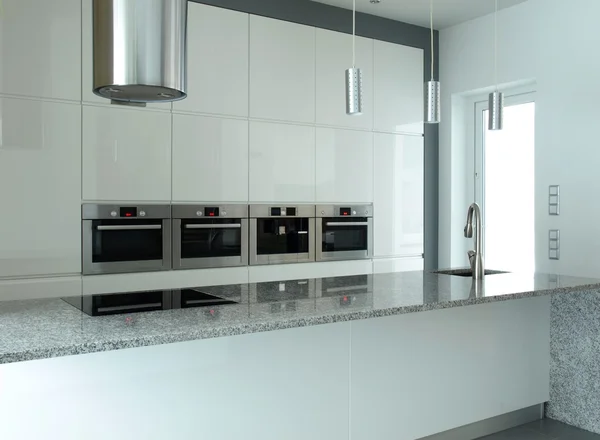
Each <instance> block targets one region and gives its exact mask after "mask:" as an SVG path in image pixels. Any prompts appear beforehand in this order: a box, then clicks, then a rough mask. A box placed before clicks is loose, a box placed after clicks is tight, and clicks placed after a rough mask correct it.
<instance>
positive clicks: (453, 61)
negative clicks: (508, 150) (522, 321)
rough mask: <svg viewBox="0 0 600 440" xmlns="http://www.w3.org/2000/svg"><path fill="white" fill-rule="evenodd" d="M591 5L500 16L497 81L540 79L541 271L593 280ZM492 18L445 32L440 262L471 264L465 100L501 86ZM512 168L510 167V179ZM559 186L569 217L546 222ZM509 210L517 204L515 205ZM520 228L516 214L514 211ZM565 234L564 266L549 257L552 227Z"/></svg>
mask: <svg viewBox="0 0 600 440" xmlns="http://www.w3.org/2000/svg"><path fill="white" fill-rule="evenodd" d="M598 14H600V3H599V2H596V1H593V0H570V1H568V2H566V1H562V0H529V1H527V2H525V3H522V4H520V5H517V6H515V7H512V8H508V9H505V10H503V11H501V12H500V13H499V18H498V39H499V48H498V49H499V57H498V69H499V73H498V76H499V78H498V80H499V82H500V83H503V84H512V83H519V82H523V81H527V80H535V89H536V158H535V167H536V170H535V173H536V176H535V193H536V203H535V214H536V270H538V271H543V272H559V273H568V274H573V275H581V276H595V275H597V269H598V267H599V266H598V263H597V262H598V258H597V250H598V249H600V235H598V234H595V233H594V232H595V231H596V228H597V219H598V218H599V216H600V205H598V204H596V203H594V202H593V200H592V197H593V196H594V195H595V194H596V193H597V192H598V191H599V190H600V179H597V178H596V176H597V172H598V171H597V170H598V163H599V160H600V150H599V149H598V148H597V146H596V145H595V142H594V140H595V136H596V133H597V129H596V128H597V125H598V123H597V119H598V111H597V109H596V106H595V104H596V103H597V100H598V95H600V89H598V88H597V87H594V86H593V85H592V86H590V81H593V80H594V79H595V78H596V77H597V76H598V75H599V74H600V57H598V56H596V53H597V47H598V43H599V42H600V37H599V36H598V33H597V30H596V27H597V26H596V18H597V16H598ZM493 23H494V22H493V16H486V17H482V18H479V19H477V20H474V21H470V22H467V23H463V24H461V25H457V26H454V27H451V28H448V29H445V30H442V31H441V34H440V65H441V66H442V68H441V82H442V84H443V89H442V90H443V96H442V99H443V103H444V106H443V115H442V116H443V122H442V124H441V127H440V265H441V266H451V265H465V264H466V258H465V256H464V255H463V252H464V243H465V241H466V240H465V239H464V238H463V236H462V229H463V226H464V221H465V218H466V208H467V203H468V202H469V201H468V200H466V199H465V187H464V186H465V185H464V182H465V173H466V172H467V170H465V162H464V161H465V150H464V145H465V143H464V142H463V141H464V138H463V137H462V134H464V132H463V133H462V134H461V128H462V127H464V125H462V122H461V120H460V118H461V117H462V116H461V114H460V112H459V109H457V107H460V102H461V100H463V99H465V98H464V97H465V94H468V93H470V92H473V91H476V90H481V89H484V88H486V87H489V86H492V85H493V84H492V83H493V81H494V80H493V65H494V61H493V34H494V33H493ZM509 173H510V170H507V176H508V175H509ZM552 184H559V185H561V215H560V216H559V217H550V216H548V207H547V197H548V186H549V185H552ZM507 209H510V207H507ZM515 215H516V217H515V224H514V225H508V226H507V227H518V213H515ZM551 228H552V229H560V231H561V260H560V261H550V260H549V259H548V242H547V240H548V238H547V237H548V229H551Z"/></svg>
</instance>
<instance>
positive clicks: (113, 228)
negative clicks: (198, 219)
mask: <svg viewBox="0 0 600 440" xmlns="http://www.w3.org/2000/svg"><path fill="white" fill-rule="evenodd" d="M82 251H83V259H82V260H83V261H82V269H83V274H84V275H93V274H107V273H124V272H146V271H157V270H169V269H170V268H171V207H170V206H169V205H139V206H132V205H129V206H118V205H108V204H102V205H94V204H85V205H82Z"/></svg>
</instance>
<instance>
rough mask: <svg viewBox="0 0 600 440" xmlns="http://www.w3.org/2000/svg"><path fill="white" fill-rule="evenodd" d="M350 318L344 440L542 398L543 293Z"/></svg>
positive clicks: (545, 376)
mask: <svg viewBox="0 0 600 440" xmlns="http://www.w3.org/2000/svg"><path fill="white" fill-rule="evenodd" d="M463 281H464V280H463ZM469 284H470V282H469ZM467 285H468V284H467ZM463 286H464V284H463ZM394 293H395V294H396V295H399V296H405V295H410V292H402V291H396V292H390V295H393V294H394ZM436 293H437V292H436ZM425 294H426V295H427V290H426V291H425ZM376 299H377V298H376ZM420 299H421V300H422V301H424V302H425V303H427V302H430V301H436V300H437V298H435V297H434V298H431V299H430V298H427V297H425V298H423V297H422V298H420ZM381 306H384V304H381V305H379V304H377V302H375V304H374V307H375V308H378V307H381ZM350 324H351V327H352V341H351V346H352V348H351V352H350V353H351V371H352V374H351V377H350V381H351V388H350V389H351V397H350V402H351V411H350V423H351V432H352V440H373V439H377V440H401V439H402V440H408V439H420V438H423V437H427V436H430V435H433V434H437V433H440V432H444V431H448V430H450V429H454V428H458V427H461V426H465V425H468V424H471V423H475V422H479V421H481V420H485V419H488V418H491V417H495V416H499V415H502V414H507V413H509V412H512V411H516V410H519V409H522V408H527V407H529V406H533V405H537V404H540V403H542V402H546V401H547V399H548V398H549V388H550V384H549V382H550V381H549V370H550V341H549V339H550V298H548V297H543V298H527V299H521V300H516V301H505V302H498V303H490V304H481V305H477V306H473V307H456V308H452V309H446V310H433V311H429V312H424V313H410V314H406V315H398V316H387V317H382V318H376V319H365V320H361V321H352V322H351V323H350ZM517 341H518V342H517ZM432 402H435V403H434V404H433V405H434V408H435V409H432ZM432 411H435V412H436V414H435V416H432ZM374 433H376V435H374ZM463 438H464V437H463Z"/></svg>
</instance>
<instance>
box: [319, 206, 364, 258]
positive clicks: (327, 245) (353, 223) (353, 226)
mask: <svg viewBox="0 0 600 440" xmlns="http://www.w3.org/2000/svg"><path fill="white" fill-rule="evenodd" d="M316 235H317V246H316V247H317V252H316V255H317V261H333V260H360V259H366V258H371V257H372V256H373V206H372V205H354V206H352V205H319V206H317V233H316Z"/></svg>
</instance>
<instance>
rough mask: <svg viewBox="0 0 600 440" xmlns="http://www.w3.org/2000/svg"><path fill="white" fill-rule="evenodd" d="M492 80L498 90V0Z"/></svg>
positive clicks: (495, 15)
mask: <svg viewBox="0 0 600 440" xmlns="http://www.w3.org/2000/svg"><path fill="white" fill-rule="evenodd" d="M494 82H495V84H496V91H498V0H496V11H495V12H494Z"/></svg>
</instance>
